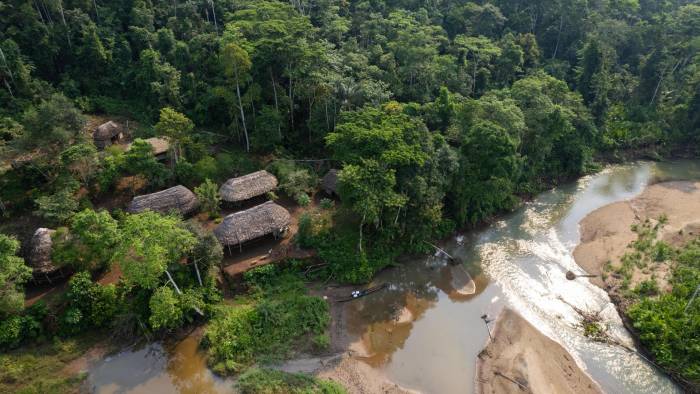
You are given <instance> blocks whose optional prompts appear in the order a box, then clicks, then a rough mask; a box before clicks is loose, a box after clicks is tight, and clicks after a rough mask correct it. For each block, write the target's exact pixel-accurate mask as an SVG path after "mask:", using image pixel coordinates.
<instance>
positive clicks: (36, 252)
mask: <svg viewBox="0 0 700 394" xmlns="http://www.w3.org/2000/svg"><path fill="white" fill-rule="evenodd" d="M55 232H56V230H51V229H48V228H43V227H41V228H38V229H37V230H36V231H35V232H34V235H33V236H32V240H31V244H30V249H29V256H28V257H29V258H28V259H27V261H28V263H29V266H30V267H32V268H33V269H34V275H37V274H40V275H44V274H46V275H48V274H51V273H53V272H55V271H56V270H57V269H58V268H57V267H56V266H55V265H53V262H51V252H52V247H53V240H52V239H51V236H52V235H53V233H55Z"/></svg>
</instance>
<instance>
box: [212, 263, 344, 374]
mask: <svg viewBox="0 0 700 394" xmlns="http://www.w3.org/2000/svg"><path fill="white" fill-rule="evenodd" d="M245 280H246V283H247V284H248V286H249V293H248V294H247V295H246V296H244V297H242V298H241V299H240V302H241V304H239V305H237V306H234V307H231V306H221V307H219V308H218V311H217V312H216V313H215V316H214V318H213V319H212V320H211V322H210V323H209V326H208V327H207V330H206V333H205V336H204V341H203V342H204V345H205V346H206V347H208V351H209V355H210V362H211V364H212V365H213V368H214V370H215V371H216V372H217V373H221V374H230V373H236V372H240V371H242V370H243V369H244V367H246V366H249V365H251V364H253V363H254V362H256V361H271V360H276V359H280V358H284V357H285V356H288V355H289V354H290V353H291V349H292V346H293V345H294V344H296V343H297V342H298V341H299V340H301V339H302V338H304V337H307V336H319V335H322V334H324V333H325V331H326V328H327V326H328V323H329V321H330V316H329V313H328V305H327V304H326V302H325V301H324V300H322V299H321V298H319V297H314V296H308V295H306V294H305V288H304V285H303V282H302V281H301V279H300V278H299V277H298V276H297V275H296V274H294V273H293V272H291V271H288V270H284V269H280V268H277V267H275V266H272V265H269V266H265V267H260V268H257V269H255V270H252V271H250V272H249V273H247V274H246V276H245ZM316 343H321V344H323V343H324V341H316ZM325 344H327V341H325Z"/></svg>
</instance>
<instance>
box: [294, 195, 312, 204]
mask: <svg viewBox="0 0 700 394" xmlns="http://www.w3.org/2000/svg"><path fill="white" fill-rule="evenodd" d="M294 201H296V202H297V204H299V205H300V206H302V207H306V206H308V205H309V204H311V197H309V195H308V194H306V193H299V194H297V195H295V196H294Z"/></svg>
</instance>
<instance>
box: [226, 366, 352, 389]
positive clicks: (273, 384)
mask: <svg viewBox="0 0 700 394" xmlns="http://www.w3.org/2000/svg"><path fill="white" fill-rule="evenodd" d="M236 386H237V388H238V389H239V390H240V391H241V393H243V394H287V393H290V394H302V393H303V394H343V393H345V389H343V387H342V386H340V385H339V384H338V383H335V382H333V381H329V380H321V379H317V378H314V377H312V376H309V375H305V374H301V373H288V372H283V371H277V370H273V369H258V368H250V369H248V370H247V371H245V372H244V373H243V374H241V376H240V377H239V378H238V381H237V382H236Z"/></svg>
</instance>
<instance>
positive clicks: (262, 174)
mask: <svg viewBox="0 0 700 394" xmlns="http://www.w3.org/2000/svg"><path fill="white" fill-rule="evenodd" d="M276 187H277V178H275V176H274V175H272V174H270V173H269V172H267V171H265V170H261V171H256V172H253V173H250V174H248V175H244V176H241V177H238V178H231V179H229V180H228V181H226V183H224V184H223V185H221V189H219V195H221V199H222V200H223V201H227V202H233V203H237V202H242V201H245V200H248V199H251V198H253V197H257V196H260V195H263V194H265V193H267V192H271V191H273V190H275V188H276Z"/></svg>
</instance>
